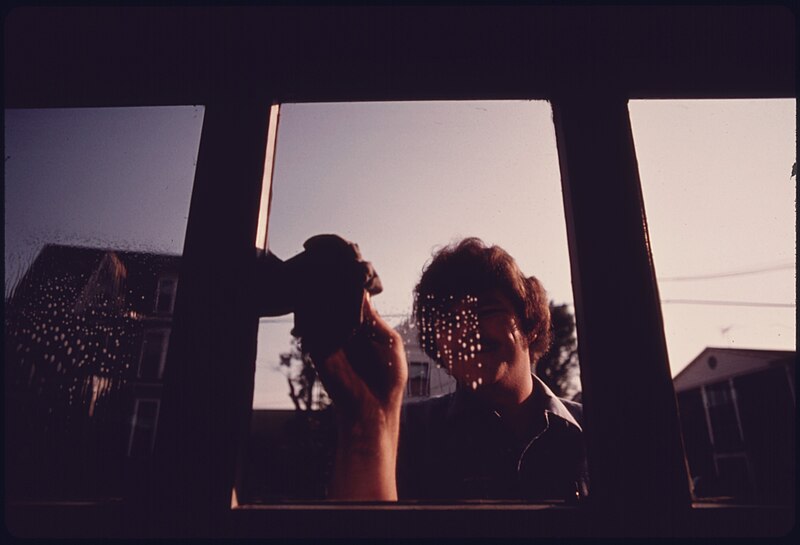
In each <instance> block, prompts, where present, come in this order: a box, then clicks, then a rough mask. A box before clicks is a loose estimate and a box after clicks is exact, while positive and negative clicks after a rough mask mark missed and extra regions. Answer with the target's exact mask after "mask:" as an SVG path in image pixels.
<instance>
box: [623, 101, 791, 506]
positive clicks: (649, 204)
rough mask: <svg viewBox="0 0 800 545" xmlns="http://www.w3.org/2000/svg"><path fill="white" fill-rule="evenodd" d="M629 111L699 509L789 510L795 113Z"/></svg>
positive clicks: (722, 104)
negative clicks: (722, 503) (712, 504)
mask: <svg viewBox="0 0 800 545" xmlns="http://www.w3.org/2000/svg"><path fill="white" fill-rule="evenodd" d="M630 112H631V123H632V126H633V133H634V137H635V141H636V155H637V158H638V162H639V169H640V176H641V181H642V191H643V194H644V200H645V205H646V209H647V219H648V225H649V230H650V240H651V244H652V251H653V259H654V261H655V266H656V271H657V275H658V282H659V291H660V294H661V302H662V312H663V316H664V328H665V333H666V338H667V348H668V351H669V357H670V364H671V367H672V374H673V381H674V384H675V389H676V392H677V394H678V405H679V409H680V413H681V424H682V428H683V433H684V443H685V447H686V453H687V459H688V462H689V468H690V471H691V475H692V479H693V482H694V485H695V486H694V493H695V496H696V497H697V498H709V497H716V498H731V499H732V500H734V501H745V502H756V503H786V502H789V501H793V500H792V498H793V496H794V472H795V470H794V465H795V462H794V460H795V446H794V426H795V424H794V422H795V393H794V365H795V357H796V351H795V350H796V349H795V343H796V338H795V327H796V318H795V316H796V315H795V313H796V305H795V297H796V293H795V267H796V261H795V248H796V246H795V232H796V220H795V202H796V200H795V196H796V193H795V192H796V175H795V168H796V167H795V164H796V163H795V161H796V158H795V149H796V140H795V134H796V133H795V130H796V129H795V113H796V104H795V101H794V100H694V101H690V100H684V101H632V102H631V104H630ZM767 438H768V439H767Z"/></svg>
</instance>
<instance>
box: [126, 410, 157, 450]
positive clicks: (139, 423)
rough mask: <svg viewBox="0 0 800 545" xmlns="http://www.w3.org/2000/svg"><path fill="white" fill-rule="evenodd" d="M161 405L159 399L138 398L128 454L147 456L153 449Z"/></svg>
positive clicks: (133, 416)
mask: <svg viewBox="0 0 800 545" xmlns="http://www.w3.org/2000/svg"><path fill="white" fill-rule="evenodd" d="M159 407H160V401H159V400H158V399H136V401H135V404H134V409H133V415H132V418H131V430H130V437H129V439H128V456H130V457H134V458H140V457H147V456H149V455H150V453H151V452H152V451H153V445H154V444H155V439H156V428H157V427H158V410H159Z"/></svg>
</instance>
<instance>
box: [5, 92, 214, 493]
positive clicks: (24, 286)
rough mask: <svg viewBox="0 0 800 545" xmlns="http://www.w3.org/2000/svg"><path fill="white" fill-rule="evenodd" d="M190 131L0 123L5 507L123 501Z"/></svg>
mask: <svg viewBox="0 0 800 545" xmlns="http://www.w3.org/2000/svg"><path fill="white" fill-rule="evenodd" d="M202 120H203V108H201V107H193V106H185V107H158V108H102V109H47V110H6V112H5V122H6V124H5V149H6V152H5V153H6V158H5V268H6V282H5V305H6V307H5V308H6V314H5V358H4V361H5V399H6V404H5V414H6V437H5V439H6V447H5V459H6V466H5V476H6V479H5V483H6V499H7V500H9V501H14V500H76V499H101V498H114V497H121V496H122V495H123V489H124V483H125V480H126V479H128V478H129V477H130V479H131V480H135V474H136V473H135V472H136V471H137V470H138V469H137V468H138V467H139V466H136V465H135V464H134V461H133V459H132V458H129V455H130V454H131V453H132V452H134V453H136V454H137V455H140V456H144V455H147V454H149V452H150V450H151V445H152V437H153V434H154V433H155V429H156V419H157V411H155V412H154V411H153V410H152V409H153V407H156V406H157V403H158V398H159V396H160V391H161V382H160V377H161V372H162V370H163V362H164V360H163V357H164V355H165V351H166V342H167V338H168V337H167V335H168V332H169V327H170V323H171V315H169V314H165V313H163V312H160V311H162V310H163V311H171V309H172V302H173V301H172V300H171V298H174V288H175V286H176V284H175V282H176V281H177V278H178V266H179V261H180V255H181V253H182V251H183V239H184V234H185V230H186V220H187V216H188V212H189V199H190V195H191V189H192V181H193V178H194V168H195V162H196V157H197V149H198V145H199V140H200V129H201V124H202ZM162 277H167V278H172V279H174V281H173V283H172V284H169V285H168V286H171V288H170V289H171V290H172V292H171V293H167V292H168V291H169V290H168V289H167V287H165V285H163V284H160V283H159V279H160V278H162ZM165 297H166V299H165ZM157 301H158V304H157ZM161 301H165V302H166V303H168V306H163V307H162V303H161ZM140 372H141V374H140ZM138 398H148V399H151V401H150V402H148V403H146V404H139V403H138V402H137V401H136V400H137V399H138ZM137 407H138V408H137ZM137 411H138V413H137ZM148 411H150V412H148ZM132 449H133V450H132Z"/></svg>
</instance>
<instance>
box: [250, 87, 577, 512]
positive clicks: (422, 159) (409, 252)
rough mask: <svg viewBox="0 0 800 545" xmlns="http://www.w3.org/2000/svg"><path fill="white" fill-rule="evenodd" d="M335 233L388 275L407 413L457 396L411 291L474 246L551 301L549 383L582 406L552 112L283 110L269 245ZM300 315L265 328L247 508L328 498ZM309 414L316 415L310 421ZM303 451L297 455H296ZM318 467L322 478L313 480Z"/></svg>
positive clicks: (380, 299)
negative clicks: (443, 251) (472, 242)
mask: <svg viewBox="0 0 800 545" xmlns="http://www.w3.org/2000/svg"><path fill="white" fill-rule="evenodd" d="M321 233H335V234H338V235H340V236H342V237H344V238H346V239H348V240H351V241H353V242H356V243H357V244H358V245H359V248H360V251H361V253H362V255H363V256H364V259H366V260H368V261H370V262H371V263H372V264H373V265H374V267H375V268H376V270H377V272H378V274H379V275H380V278H381V281H382V284H383V289H384V291H383V292H382V293H381V294H379V295H377V296H376V297H375V298H374V303H375V306H376V308H377V310H378V312H379V313H380V314H381V315H382V316H383V317H384V318H385V319H386V320H387V321H388V322H389V323H390V324H391V325H392V326H393V327H395V328H396V329H397V330H398V332H400V333H401V335H402V336H403V338H404V341H405V347H406V352H407V359H408V361H409V367H410V368H409V371H410V379H409V382H408V385H407V387H406V396H405V403H409V404H410V403H419V402H421V401H424V400H426V399H429V398H431V397H438V396H444V395H447V394H450V393H452V392H453V391H454V390H455V380H454V379H453V378H452V377H450V376H449V374H448V373H447V371H446V370H445V369H444V368H441V367H439V366H437V365H436V364H435V363H434V362H433V361H432V360H431V359H430V358H429V357H428V356H427V355H426V354H425V353H424V352H423V351H422V349H421V348H420V346H419V343H418V340H417V337H418V335H417V329H416V328H415V326H414V324H413V323H412V322H410V320H409V318H410V311H411V307H412V291H413V288H414V286H415V284H416V282H417V281H418V279H419V276H420V273H421V271H422V268H423V265H424V264H425V263H426V262H428V261H429V260H430V258H431V255H432V252H433V251H434V250H436V249H438V248H441V247H443V246H445V245H447V244H449V243H451V242H454V241H457V240H459V239H461V238H463V237H468V236H477V237H480V238H481V239H483V240H484V241H485V242H486V243H488V244H498V245H500V246H501V247H503V248H504V249H506V250H507V251H508V252H509V253H510V254H511V255H512V256H513V257H514V258H515V259H516V260H517V262H518V264H519V265H520V267H521V269H522V270H523V272H524V273H525V274H527V275H535V276H537V277H538V278H539V280H541V282H542V283H543V285H544V287H545V289H546V290H547V292H548V296H549V298H550V299H551V300H552V301H553V304H552V307H553V309H554V310H553V312H554V315H555V318H554V321H556V322H558V324H559V329H558V331H557V333H556V336H557V339H558V341H559V346H561V347H562V348H563V350H554V351H553V352H552V353H551V354H550V355H549V359H548V361H550V362H551V363H550V364H544V363H542V364H540V369H539V370H538V371H539V375H540V376H542V377H543V379H545V380H546V382H547V384H549V385H550V386H551V388H552V389H553V390H554V391H555V392H556V394H558V395H562V396H564V397H568V398H572V397H574V396H576V395H577V396H579V391H580V383H579V377H578V373H577V371H578V370H577V352H576V346H577V345H576V343H577V340H576V337H575V328H574V318H573V316H572V312H573V311H572V307H571V305H572V291H571V290H572V288H571V281H570V271H569V260H568V250H567V240H566V228H565V223H564V211H563V204H562V197H561V190H560V175H559V170H558V159H557V151H556V146H555V134H554V128H553V124H552V114H551V108H550V105H549V104H548V103H546V102H541V101H539V102H534V101H525V102H523V101H516V102H428V103H426V102H419V103H356V104H352V103H351V104H283V105H281V114H280V126H279V128H278V133H277V148H276V150H275V166H274V176H273V181H272V203H271V207H270V218H269V230H268V235H267V236H268V245H269V248H270V250H271V251H272V252H273V253H275V254H276V255H277V256H279V257H280V258H282V259H288V258H289V257H291V256H293V255H295V254H297V253H299V252H300V251H302V249H303V246H302V245H303V242H304V241H305V240H307V239H308V238H309V237H311V236H313V235H317V234H321ZM292 324H293V316H292V315H289V316H281V317H276V318H262V320H261V326H260V329H259V344H258V355H257V361H256V379H255V380H256V384H255V394H254V402H253V409H254V415H253V428H252V436H251V441H250V444H249V446H248V462H247V465H246V467H245V470H244V472H243V474H244V477H243V478H242V480H241V482H240V483H239V487H238V488H237V495H238V498H239V501H240V502H243V503H248V502H252V501H280V500H285V499H313V498H322V497H324V492H325V486H326V484H327V479H328V477H329V470H330V467H331V462H332V460H331V458H330V457H331V455H332V453H333V448H334V446H333V445H332V444H330V443H328V442H326V441H328V440H329V438H331V437H334V436H335V434H332V433H331V430H330V429H327V428H325V425H324V424H323V422H329V421H330V416H329V413H330V411H329V410H320V409H325V408H327V407H328V406H329V404H330V400H329V399H328V398H327V397H326V396H325V395H324V393H323V392H324V390H322V389H321V388H320V385H319V382H318V381H316V382H313V387H312V385H311V382H312V381H314V380H315V377H314V374H313V370H312V373H311V374H306V375H304V374H303V373H304V369H306V367H304V365H303V362H302V360H301V355H300V352H299V350H298V347H297V346H296V344H295V343H294V342H293V340H292V337H291V334H290V331H291V329H292ZM307 409H313V411H308V410H307ZM290 453H291V454H290ZM312 468H313V471H314V472H315V473H314V475H313V477H312V476H311V475H308V472H309V471H310V470H311V469H312Z"/></svg>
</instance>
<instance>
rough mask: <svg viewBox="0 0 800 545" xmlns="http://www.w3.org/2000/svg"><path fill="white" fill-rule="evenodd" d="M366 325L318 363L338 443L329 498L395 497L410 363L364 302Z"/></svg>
mask: <svg viewBox="0 0 800 545" xmlns="http://www.w3.org/2000/svg"><path fill="white" fill-rule="evenodd" d="M362 316H363V326H362V327H361V328H360V330H359V331H358V333H357V334H356V335H355V336H354V338H353V339H351V341H350V342H348V343H347V345H346V346H345V347H344V348H342V349H339V350H337V351H336V352H334V353H333V354H332V355H330V356H329V357H327V358H326V359H325V360H324V361H322V362H320V363H318V364H316V365H317V372H318V373H319V375H320V379H321V380H322V383H323V384H324V386H325V389H326V390H327V391H328V393H329V394H330V396H331V398H332V399H333V402H334V405H335V407H336V415H337V416H336V418H337V425H338V443H337V453H336V463H335V467H334V475H333V479H332V482H331V488H330V497H331V498H335V499H349V500H395V499H397V487H396V482H395V466H396V461H397V440H398V435H399V429H400V408H401V405H402V401H403V392H404V390H405V385H406V380H407V378H408V364H407V363H406V354H405V349H404V347H403V340H402V338H401V337H400V335H399V334H398V333H397V332H396V331H394V330H393V329H392V328H391V327H390V326H389V324H387V323H386V322H385V321H384V320H383V318H381V317H380V316H379V315H378V313H377V312H376V311H375V309H374V308H373V306H372V303H371V301H370V299H369V294H367V293H366V292H365V293H364V297H363V300H362Z"/></svg>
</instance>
